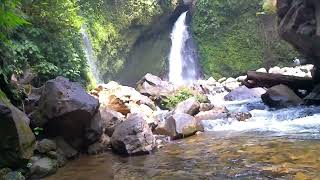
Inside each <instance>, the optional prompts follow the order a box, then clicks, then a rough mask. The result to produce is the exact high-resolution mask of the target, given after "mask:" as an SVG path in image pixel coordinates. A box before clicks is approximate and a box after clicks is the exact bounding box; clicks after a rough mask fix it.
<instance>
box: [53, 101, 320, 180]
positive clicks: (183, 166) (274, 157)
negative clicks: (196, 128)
mask: <svg viewBox="0 0 320 180" xmlns="http://www.w3.org/2000/svg"><path fill="white" fill-rule="evenodd" d="M216 102H218V100H217V99H216ZM220 103H221V102H220ZM221 104H224V105H226V106H227V108H228V109H229V110H230V111H233V112H251V113H252V115H253V117H252V118H250V119H249V120H247V121H246V122H237V121H233V120H211V121H210V120H208V121H205V122H204V125H205V127H206V128H205V129H206V132H205V133H203V134H200V135H196V136H192V137H190V138H186V139H182V140H178V141H173V142H171V143H169V144H167V145H166V146H165V147H163V148H162V149H159V150H157V151H155V152H153V153H152V154H150V155H146V156H134V157H121V156H117V155H114V154H112V153H105V154H101V155H97V156H90V157H88V156H84V157H81V158H80V159H78V160H75V161H73V162H71V163H69V164H68V165H67V166H66V167H64V168H62V169H60V170H59V172H58V173H57V174H56V175H54V176H52V177H50V178H48V179H49V180H55V179H59V180H67V179H68V180H73V179H74V180H105V179H133V180H140V179H164V180H168V179H169V180H171V179H172V180H176V179H183V180H185V179H320V150H319V149H320V131H319V130H320V107H303V106H299V107H292V108H286V109H282V110H274V109H269V108H267V107H266V106H264V105H263V104H262V103H261V100H260V99H251V100H247V101H238V102H222V103H221Z"/></svg>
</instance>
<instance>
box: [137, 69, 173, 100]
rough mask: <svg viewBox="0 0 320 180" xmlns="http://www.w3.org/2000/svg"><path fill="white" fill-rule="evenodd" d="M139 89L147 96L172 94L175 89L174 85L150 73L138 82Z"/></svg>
mask: <svg viewBox="0 0 320 180" xmlns="http://www.w3.org/2000/svg"><path fill="white" fill-rule="evenodd" d="M137 89H138V91H139V92H140V93H141V94H144V95H146V96H153V97H158V96H168V95H170V94H171V93H172V92H173V91H174V86H173V85H172V84H170V83H169V82H167V81H162V80H161V79H160V78H159V77H157V76H154V75H152V74H149V73H148V74H146V75H145V76H144V77H143V78H142V79H141V80H140V81H139V82H138V83H137Z"/></svg>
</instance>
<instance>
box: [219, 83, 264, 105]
mask: <svg viewBox="0 0 320 180" xmlns="http://www.w3.org/2000/svg"><path fill="white" fill-rule="evenodd" d="M264 93H266V90H265V89H263V88H252V89H249V88H247V87H246V86H240V87H238V88H236V89H234V90H233V91H231V92H230V93H228V94H227V95H226V96H225V97H224V99H225V100H226V101H241V100H246V99H253V98H260V97H261V95H262V94H264Z"/></svg>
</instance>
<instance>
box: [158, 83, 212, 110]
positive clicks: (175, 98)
mask: <svg viewBox="0 0 320 180" xmlns="http://www.w3.org/2000/svg"><path fill="white" fill-rule="evenodd" d="M191 97H195V98H196V99H197V100H198V101H199V102H200V103H204V102H207V101H208V98H207V96H205V95H203V94H200V93H198V92H195V91H193V90H191V89H188V88H181V89H179V90H177V91H176V92H175V93H174V94H173V95H171V96H168V97H166V98H165V99H163V100H162V102H161V107H162V108H164V109H169V110H173V109H174V108H175V107H176V106H177V105H178V104H179V103H180V102H182V101H185V100H187V99H189V98H191Z"/></svg>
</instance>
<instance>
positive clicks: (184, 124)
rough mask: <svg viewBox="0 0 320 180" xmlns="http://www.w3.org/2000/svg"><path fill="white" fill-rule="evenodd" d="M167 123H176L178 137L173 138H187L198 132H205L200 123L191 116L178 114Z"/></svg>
mask: <svg viewBox="0 0 320 180" xmlns="http://www.w3.org/2000/svg"><path fill="white" fill-rule="evenodd" d="M170 119H171V120H170ZM167 122H175V126H176V133H177V135H176V136H175V137H173V138H179V137H187V136H191V135H194V134H195V133H196V132H198V131H203V126H202V125H201V123H200V121H197V120H196V119H195V118H194V117H192V116H191V115H189V114H184V113H176V114H174V115H172V116H170V117H169V119H168V120H167Z"/></svg>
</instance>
